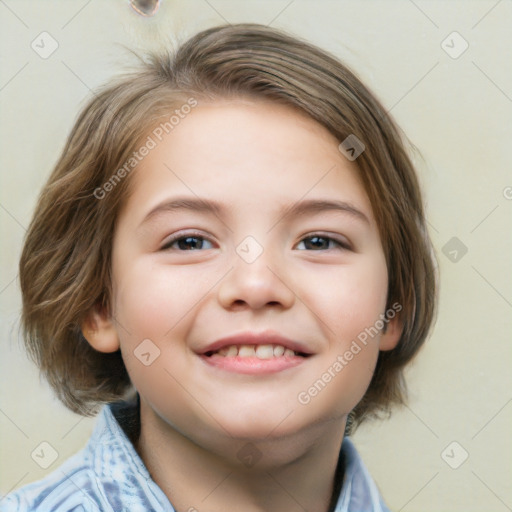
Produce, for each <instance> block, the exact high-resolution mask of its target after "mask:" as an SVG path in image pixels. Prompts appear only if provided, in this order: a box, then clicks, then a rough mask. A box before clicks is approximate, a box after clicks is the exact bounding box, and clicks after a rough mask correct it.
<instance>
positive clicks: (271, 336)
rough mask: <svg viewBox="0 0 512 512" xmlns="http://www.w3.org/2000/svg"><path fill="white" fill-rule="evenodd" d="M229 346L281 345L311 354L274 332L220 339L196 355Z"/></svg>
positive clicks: (293, 341) (246, 333)
mask: <svg viewBox="0 0 512 512" xmlns="http://www.w3.org/2000/svg"><path fill="white" fill-rule="evenodd" d="M231 345H237V346H241V345H282V346H283V347H285V348H289V349H290V350H293V351H294V352H297V353H299V354H301V355H306V356H309V355H311V354H312V352H311V350H309V349H308V348H307V347H306V346H305V345H304V344H303V343H301V342H300V341H295V340H292V339H290V338H286V337H284V336H282V335H280V334H278V333H276V332H274V331H264V332H249V331H247V332H241V333H238V334H233V335H231V336H226V337H224V338H220V339H218V340H216V341H214V342H212V343H210V344H208V345H207V346H205V347H204V348H201V349H200V350H199V351H198V353H199V354H202V355H209V354H210V353H212V352H217V351H218V350H220V349H221V348H223V347H229V346H231Z"/></svg>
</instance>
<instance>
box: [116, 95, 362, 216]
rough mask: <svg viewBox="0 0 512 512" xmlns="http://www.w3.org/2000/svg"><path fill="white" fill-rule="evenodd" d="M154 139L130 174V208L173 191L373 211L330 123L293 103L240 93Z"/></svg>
mask: <svg viewBox="0 0 512 512" xmlns="http://www.w3.org/2000/svg"><path fill="white" fill-rule="evenodd" d="M150 135H151V134H150ZM153 138H155V137H154V135H153ZM155 143H156V144H155V147H154V148H153V149H152V150H151V151H150V152H149V154H148V155H147V156H146V157H145V158H144V159H143V160H142V161H141V162H140V163H139V164H138V165H137V168H136V170H135V171H134V173H133V175H132V177H131V180H132V183H131V187H132V189H131V192H132V194H131V197H130V198H129V200H128V201H127V205H126V206H127V207H128V209H130V210H131V209H140V208H142V206H143V205H144V204H146V203H158V202H160V201H162V200H164V199H165V198H166V197H167V196H168V195H169V194H171V193H180V194H183V193H186V194H188V195H191V194H192V195H196V196H201V197H210V198H212V199H218V200H219V201H221V202H222V201H223V200H226V201H231V202H233V201H237V202H239V203H240V205H246V206H249V205H250V204H251V203H252V204H253V206H259V207H263V206H264V204H271V203H276V202H278V203H283V204H284V203H286V202H290V201H298V200H300V199H301V198H306V199H309V198H313V197H315V195H318V194H320V195H323V196H325V195H327V196H329V197H327V198H328V199H335V198H336V199H341V200H347V201H351V202H354V201H355V202H357V203H359V206H360V207H362V208H366V209H367V210H369V212H368V213H369V215H371V206H370V204H369V200H368V197H367V196H366V193H365V191H364V187H363V185H362V182H361V180H360V177H359V170H358V168H357V166H356V164H355V163H354V162H350V161H348V160H347V159H346V158H345V157H344V156H343V155H342V154H341V153H340V151H339V150H338V141H337V140H336V138H335V137H334V136H333V135H332V134H331V133H330V132H329V131H328V130H327V129H326V128H324V127H323V126H322V125H320V124H319V123H317V122H316V121H315V120H313V119H312V118H310V117H309V116H307V115H306V114H305V113H303V112H300V111H298V110H297V109H294V108H292V107H289V106H285V105H281V104H277V103H273V102H268V101H252V100H242V99H237V100H223V101H216V102H214V103H206V104H205V103H203V104H199V105H198V106H197V107H196V108H194V109H193V110H192V111H191V112H190V113H189V114H188V115H186V116H184V117H183V118H182V119H181V120H180V122H179V123H178V124H177V125H175V126H174V127H173V129H172V130H170V131H169V133H168V134H166V135H164V136H163V137H162V140H155Z"/></svg>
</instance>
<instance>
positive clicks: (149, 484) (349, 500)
mask: <svg viewBox="0 0 512 512" xmlns="http://www.w3.org/2000/svg"><path fill="white" fill-rule="evenodd" d="M139 432H140V417H139V397H138V395H137V397H136V398H135V399H134V400H132V401H127V402H116V403H114V404H110V405H107V406H105V407H104V408H103V409H102V412H101V414H100V416H99V418H98V422H97V424H96V427H95V429H94V432H93V434H92V437H91V439H90V441H89V443H88V445H87V448H86V451H87V452H88V453H89V455H90V459H91V460H90V463H91V466H92V468H93V470H94V473H95V475H97V485H98V491H99V492H100V493H101V494H103V496H104V498H105V500H106V501H108V502H109V504H110V506H111V507H112V509H113V510H125V509H126V510H139V509H140V510H154V511H166V512H175V511H174V508H173V507H172V505H171V503H170V502H169V500H168V498H167V496H166V495H165V494H164V493H163V491H162V490H161V489H160V487H159V486H158V485H157V484H156V483H155V482H154V480H153V479H152V478H151V475H150V474H149V472H148V470H147V468H146V466H145V465H144V463H143V461H142V459H141V458H140V456H139V454H138V453H137V451H136V450H135V447H134V445H133V444H132V441H130V439H132V440H134V439H137V438H138V434H139ZM340 458H341V460H342V461H343V463H344V466H345V467H344V471H343V472H342V473H341V474H343V483H342V485H341V491H340V494H339V498H338V500H337V503H336V506H335V507H334V512H353V511H358V512H359V511H365V512H389V509H388V508H387V507H386V506H385V505H384V502H383V501H382V498H381V496H380V494H379V491H378V489H377V487H376V485H375V483H374V482H373V480H372V478H371V476H370V475H369V473H368V470H367V469H366V467H365V466H364V464H363V461H362V460H361V457H360V456H359V454H358V453H357V450H356V448H355V446H354V444H353V443H352V442H351V440H350V439H349V438H348V437H345V438H344V440H343V443H342V445H341V452H340Z"/></svg>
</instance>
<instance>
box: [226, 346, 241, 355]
mask: <svg viewBox="0 0 512 512" xmlns="http://www.w3.org/2000/svg"><path fill="white" fill-rule="evenodd" d="M237 355H238V347H237V346H236V345H231V346H230V347H228V350H227V352H226V357H236V356H237Z"/></svg>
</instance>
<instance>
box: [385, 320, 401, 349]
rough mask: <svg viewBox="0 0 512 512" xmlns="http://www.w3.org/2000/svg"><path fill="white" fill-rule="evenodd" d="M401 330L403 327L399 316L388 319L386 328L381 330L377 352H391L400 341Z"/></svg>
mask: <svg viewBox="0 0 512 512" xmlns="http://www.w3.org/2000/svg"><path fill="white" fill-rule="evenodd" d="M403 330H404V326H403V324H402V321H401V320H400V316H399V315H395V316H394V317H393V318H390V319H388V322H387V323H386V327H385V329H383V331H382V334H381V337H380V341H379V350H383V351H386V350H393V349H394V348H395V347H396V346H397V344H398V342H399V341H400V337H401V336H402V332H403Z"/></svg>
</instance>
